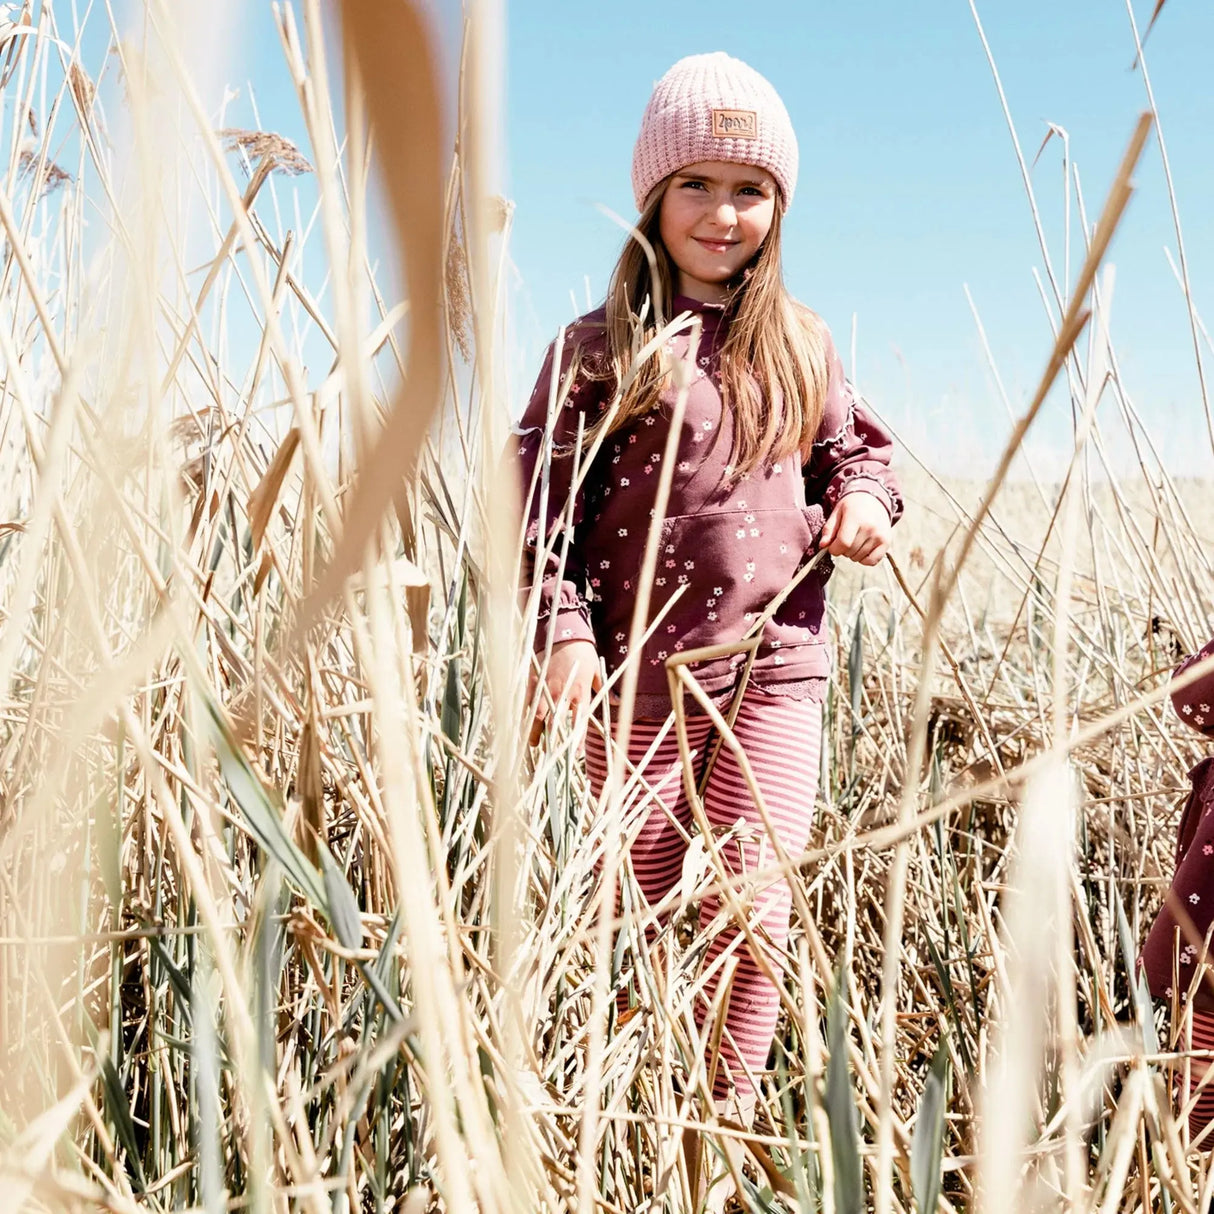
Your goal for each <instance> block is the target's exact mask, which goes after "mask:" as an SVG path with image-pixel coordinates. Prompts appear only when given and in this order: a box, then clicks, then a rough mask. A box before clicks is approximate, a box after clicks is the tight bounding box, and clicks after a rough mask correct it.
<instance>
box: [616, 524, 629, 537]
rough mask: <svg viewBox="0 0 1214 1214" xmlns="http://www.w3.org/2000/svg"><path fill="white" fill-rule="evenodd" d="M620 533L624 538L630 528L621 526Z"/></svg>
mask: <svg viewBox="0 0 1214 1214" xmlns="http://www.w3.org/2000/svg"><path fill="white" fill-rule="evenodd" d="M618 534H619V536H620V538H621V539H623V538H624V536H626V535H627V534H628V528H627V527H621V528H620V530H619V532H618Z"/></svg>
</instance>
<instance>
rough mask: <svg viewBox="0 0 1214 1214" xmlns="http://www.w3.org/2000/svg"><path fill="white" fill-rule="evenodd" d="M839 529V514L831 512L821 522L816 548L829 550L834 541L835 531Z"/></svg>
mask: <svg viewBox="0 0 1214 1214" xmlns="http://www.w3.org/2000/svg"><path fill="white" fill-rule="evenodd" d="M838 530H839V516H838V515H837V514H832V515H831V516H830V517H829V518H828V519H827V520H826V522H825V523H823V524H822V530H821V532H820V533H819V535H818V548H819V549H823V548H824V549H826V551H827V552H829V551H830V546H831V544H833V543H834V542H835V532H836V531H838Z"/></svg>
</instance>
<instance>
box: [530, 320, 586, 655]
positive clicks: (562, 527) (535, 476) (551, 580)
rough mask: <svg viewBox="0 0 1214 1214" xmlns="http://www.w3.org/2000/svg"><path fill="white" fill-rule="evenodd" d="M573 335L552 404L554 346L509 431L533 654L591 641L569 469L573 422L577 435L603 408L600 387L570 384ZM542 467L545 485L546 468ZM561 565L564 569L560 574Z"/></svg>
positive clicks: (577, 506) (580, 509) (581, 495)
mask: <svg viewBox="0 0 1214 1214" xmlns="http://www.w3.org/2000/svg"><path fill="white" fill-rule="evenodd" d="M571 341H572V334H570V335H567V337H566V341H565V345H564V350H563V352H562V357H561V372H560V380H559V381H558V383H557V385H556V399H555V407H554V408H553V410H552V417H551V419H550V418H549V407H550V402H551V400H552V396H551V393H552V375H553V367H554V361H555V343H554V345H553V346H551V347H549V349H548V353H547V356H546V357H545V359H544V365H543V368H542V369H541V371H540V375H539V379H538V380H537V381H536V385H535V388H534V390H533V391H532V393H531V399H530V400H529V402H528V404H527V408H526V410H525V411H524V412H523V416H522V418H521V419H520V421H519V424H518V426H517V427H516V429H515V432H514V437H513V444H514V452H515V455H516V456H517V459H518V467H519V479H520V483H521V485H522V492H523V496H524V502H525V503H526V506H527V532H526V538H525V544H524V549H523V587H524V592H525V593H529V592H530V589H531V587H532V586H534V584H535V582H536V581H537V580H538V581H539V583H540V599H539V614H538V617H537V618H538V621H539V626H538V627H537V629H536V636H535V645H536V649H537V650H542V649H543V648H545V646H546V645H547V642H548V637H549V634H551V637H552V642H553V644H560V643H561V642H563V641H591V642H593V641H594V631H593V629H592V627H591V623H590V608H589V605H588V603H587V601H586V570H585V564H584V562H583V560H582V555H581V551H580V549H579V546H578V542H577V529H578V527H579V525H580V524H581V523H582V521H583V516H584V512H585V511H584V503H585V499H586V495H587V492H588V491H589V479H588V478H587V480H586V481H585V482H584V483H583V485H582V488H581V491H580V492H577V493H576V495H575V497H574V500H573V503H572V509H571V508H570V500H569V499H570V493H571V492H572V491H573V473H574V465H575V462H576V460H577V458H578V455H577V451H576V448H577V438H578V425H579V421H580V423H581V426H582V430H583V432H585V430H587V429H589V427H590V426H591V425H593V423H594V421H595V420H596V418H597V417H598V413H599V411H600V409H601V408H602V405H603V401H604V396H605V393H604V391H603V388H604V385H603V384H602V383H601V382H599V381H596V380H587V379H585V378H581V379H580V380H579V382H577V383H576V384H574V385H572V387H571V386H570V385H569V384H568V382H567V380H568V372H569V368H570V364H571V362H572V352H571V349H572V347H571ZM545 460H547V462H548V475H547V484H546V485H545V482H544V463H545ZM562 561H563V567H562Z"/></svg>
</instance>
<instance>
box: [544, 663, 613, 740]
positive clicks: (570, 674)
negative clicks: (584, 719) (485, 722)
mask: <svg viewBox="0 0 1214 1214" xmlns="http://www.w3.org/2000/svg"><path fill="white" fill-rule="evenodd" d="M544 684H545V686H546V687H547V688H548V695H547V696H541V697H540V700H539V703H538V704H537V705H536V709H535V717H534V718H533V719H532V721H531V745H532V746H535V745H536V744H537V743H538V742H539V740H540V737H541V735H542V734H543V732H544V723H545V721H547V719H548V716H549V714H550V713H551V711H552V708H551V705H550V704H549V697H551V700H552V704H557V703H559V702H560V699H561V696H562V695H564V696H565V699H566V703H568V705H569V708H570V711H571V712H572V713H573V716H574V720H577V719H578V718H580V717H581V716H582V714H583V713H585V712H586V711H588V709H589V707H590V697H591V696H592V695H594V693H595V692H596V691H598V690H599V688H600V687H602V685H603V679H602V676H601V675H600V674H599V655H598V650H596V649H595V647H594V645H593V644H591V642H590V641H563V642H561V643H560V644H559V645H553V647H552V656H551V657H550V658H549V659H548V670H547V672H546V674H545V678H544ZM534 696H535V672H534V670H533V671H532V673H531V682H530V684H529V686H528V690H527V698H528V700H531V699H533V698H534Z"/></svg>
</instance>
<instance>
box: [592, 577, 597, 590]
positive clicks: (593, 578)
mask: <svg viewBox="0 0 1214 1214" xmlns="http://www.w3.org/2000/svg"><path fill="white" fill-rule="evenodd" d="M590 584H591V585H592V586H594V587H595V588H596V589H597V588H598V586H599V579H598V578H596V577H592V578H591V579H590Z"/></svg>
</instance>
